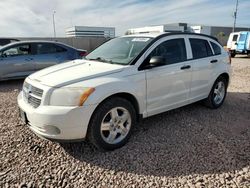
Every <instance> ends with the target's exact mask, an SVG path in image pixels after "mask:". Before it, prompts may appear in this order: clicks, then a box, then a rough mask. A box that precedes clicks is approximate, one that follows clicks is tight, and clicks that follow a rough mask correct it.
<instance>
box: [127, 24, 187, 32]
mask: <svg viewBox="0 0 250 188" xmlns="http://www.w3.org/2000/svg"><path fill="white" fill-rule="evenodd" d="M171 31H172V32H174V31H175V32H184V31H187V24H185V23H175V24H164V25H156V26H147V27H138V28H132V29H129V30H128V31H127V32H126V33H127V34H140V33H162V32H171Z"/></svg>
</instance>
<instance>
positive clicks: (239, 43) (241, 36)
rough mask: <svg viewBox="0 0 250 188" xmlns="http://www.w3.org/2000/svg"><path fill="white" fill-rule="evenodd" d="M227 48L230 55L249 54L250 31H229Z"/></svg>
mask: <svg viewBox="0 0 250 188" xmlns="http://www.w3.org/2000/svg"><path fill="white" fill-rule="evenodd" d="M227 49H228V50H229V52H230V54H231V57H235V55H236V54H247V55H249V54H250V32H249V31H241V32H234V33H231V34H230V36H229V38H228V41H227Z"/></svg>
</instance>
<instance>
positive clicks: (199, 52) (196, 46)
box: [189, 39, 213, 59]
mask: <svg viewBox="0 0 250 188" xmlns="http://www.w3.org/2000/svg"><path fill="white" fill-rule="evenodd" d="M189 41H190V44H191V48H192V53H193V58H194V59H197V58H203V57H208V56H211V55H213V53H212V50H211V48H210V46H209V44H208V42H207V40H203V39H189Z"/></svg>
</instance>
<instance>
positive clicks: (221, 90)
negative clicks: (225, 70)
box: [204, 77, 228, 109]
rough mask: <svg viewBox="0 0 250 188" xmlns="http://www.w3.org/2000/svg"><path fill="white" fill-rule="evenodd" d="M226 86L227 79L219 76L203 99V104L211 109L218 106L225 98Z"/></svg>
mask: <svg viewBox="0 0 250 188" xmlns="http://www.w3.org/2000/svg"><path fill="white" fill-rule="evenodd" d="M227 86H228V82H227V80H226V79H225V78H224V77H219V78H218V79H217V80H216V81H215V82H214V85H213V87H212V89H211V91H210V93H209V95H208V97H207V98H206V99H205V100H204V103H205V105H206V106H207V107H209V108H212V109H216V108H219V107H220V106H221V105H222V104H223V102H224V100H225V98H226V95H227Z"/></svg>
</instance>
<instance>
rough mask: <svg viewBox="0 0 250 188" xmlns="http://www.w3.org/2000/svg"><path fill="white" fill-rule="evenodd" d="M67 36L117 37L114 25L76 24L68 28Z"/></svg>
mask: <svg viewBox="0 0 250 188" xmlns="http://www.w3.org/2000/svg"><path fill="white" fill-rule="evenodd" d="M66 36H67V37H90V36H91V37H97V36H98V37H109V38H114V37H115V28H114V27H89V26H74V27H70V28H67V29H66Z"/></svg>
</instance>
